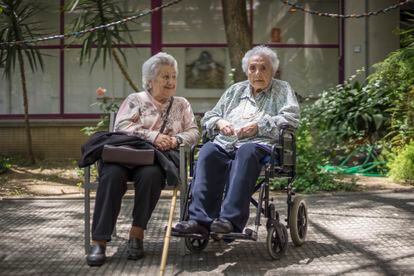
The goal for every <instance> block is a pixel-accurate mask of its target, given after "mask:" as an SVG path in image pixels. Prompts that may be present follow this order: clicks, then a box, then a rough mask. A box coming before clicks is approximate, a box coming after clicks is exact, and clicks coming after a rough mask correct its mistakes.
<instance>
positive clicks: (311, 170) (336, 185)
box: [293, 108, 346, 193]
mask: <svg viewBox="0 0 414 276" xmlns="http://www.w3.org/2000/svg"><path fill="white" fill-rule="evenodd" d="M307 111H308V109H307V108H305V109H304V110H303V112H302V119H301V122H300V126H299V129H298V131H297V133H296V149H297V159H296V161H297V162H296V170H297V178H296V180H295V182H294V184H293V186H294V187H295V188H296V191H298V192H305V193H312V192H316V191H332V190H342V189H344V188H345V186H346V184H345V185H344V184H342V183H340V182H338V181H336V180H335V177H336V175H335V174H333V173H329V172H326V171H325V170H323V169H322V166H323V165H326V164H327V163H328V162H329V158H328V156H327V155H326V154H325V153H324V151H325V150H326V148H325V145H324V144H323V142H324V141H323V140H321V139H319V138H320V137H319V136H318V135H315V134H314V133H313V131H311V126H312V124H311V120H312V118H310V117H309V113H307Z"/></svg>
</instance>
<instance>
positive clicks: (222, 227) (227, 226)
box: [210, 218, 234, 234]
mask: <svg viewBox="0 0 414 276" xmlns="http://www.w3.org/2000/svg"><path fill="white" fill-rule="evenodd" d="M210 230H211V232H214V233H220V234H228V233H231V232H233V231H234V227H233V224H231V222H230V221H229V220H227V219H225V218H218V219H215V220H214V221H213V223H211V225H210Z"/></svg>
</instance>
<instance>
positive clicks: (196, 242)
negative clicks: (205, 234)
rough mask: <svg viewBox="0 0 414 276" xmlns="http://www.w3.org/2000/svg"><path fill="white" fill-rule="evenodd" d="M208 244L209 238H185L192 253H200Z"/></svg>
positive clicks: (186, 244)
mask: <svg viewBox="0 0 414 276" xmlns="http://www.w3.org/2000/svg"><path fill="white" fill-rule="evenodd" d="M207 245H208V239H194V238H185V246H186V247H187V249H188V250H190V252H192V253H200V252H201V251H203V250H204V248H206V247H207Z"/></svg>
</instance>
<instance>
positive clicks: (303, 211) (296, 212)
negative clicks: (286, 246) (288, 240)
mask: <svg viewBox="0 0 414 276" xmlns="http://www.w3.org/2000/svg"><path fill="white" fill-rule="evenodd" d="M289 227H290V236H291V237H292V241H293V243H294V244H295V245H296V246H300V245H302V244H303V243H304V242H305V240H306V234H307V232H308V208H307V206H306V202H305V200H304V199H303V198H302V197H301V196H297V197H295V199H294V200H293V204H292V208H291V210H290V217H289Z"/></svg>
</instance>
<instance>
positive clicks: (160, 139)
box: [154, 133, 174, 151]
mask: <svg viewBox="0 0 414 276" xmlns="http://www.w3.org/2000/svg"><path fill="white" fill-rule="evenodd" d="M171 139H174V138H172V137H170V136H168V135H165V134H161V133H160V134H158V136H157V138H155V141H154V146H155V147H156V148H157V149H159V150H162V151H166V150H169V149H172V148H173V143H172V141H171Z"/></svg>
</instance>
